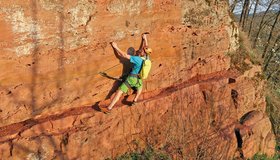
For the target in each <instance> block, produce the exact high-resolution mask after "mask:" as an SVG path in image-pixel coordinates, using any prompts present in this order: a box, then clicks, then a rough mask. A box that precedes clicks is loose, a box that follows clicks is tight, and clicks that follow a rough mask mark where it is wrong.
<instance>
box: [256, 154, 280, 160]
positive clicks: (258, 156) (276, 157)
mask: <svg viewBox="0 0 280 160" xmlns="http://www.w3.org/2000/svg"><path fill="white" fill-rule="evenodd" d="M279 159H280V155H279V154H275V155H274V156H273V157H271V158H269V157H267V155H266V154H259V153H258V154H255V155H254V157H253V158H252V160H279Z"/></svg>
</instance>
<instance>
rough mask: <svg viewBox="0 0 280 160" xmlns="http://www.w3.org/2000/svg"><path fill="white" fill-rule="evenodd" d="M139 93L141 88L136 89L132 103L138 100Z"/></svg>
mask: <svg viewBox="0 0 280 160" xmlns="http://www.w3.org/2000/svg"><path fill="white" fill-rule="evenodd" d="M141 92H142V87H141V88H138V89H137V93H136V96H135V98H134V100H133V101H134V102H137V100H138V98H139V96H140V94H141Z"/></svg>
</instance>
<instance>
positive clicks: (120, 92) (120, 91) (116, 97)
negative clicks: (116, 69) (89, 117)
mask: <svg viewBox="0 0 280 160" xmlns="http://www.w3.org/2000/svg"><path fill="white" fill-rule="evenodd" d="M122 94H123V91H122V90H118V91H117V93H116V95H115V97H114V98H113V100H112V102H111V104H110V105H109V106H108V109H109V110H111V109H112V108H113V107H114V105H115V104H116V103H117V102H118V100H119V99H120V97H121V96H122Z"/></svg>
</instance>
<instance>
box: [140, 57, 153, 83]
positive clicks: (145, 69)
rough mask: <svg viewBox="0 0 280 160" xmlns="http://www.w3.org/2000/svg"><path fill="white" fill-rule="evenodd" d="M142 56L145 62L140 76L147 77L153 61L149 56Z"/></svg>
mask: <svg viewBox="0 0 280 160" xmlns="http://www.w3.org/2000/svg"><path fill="white" fill-rule="evenodd" d="M141 58H142V59H143V64H142V68H141V71H140V74H139V76H140V78H141V79H147V77H148V75H149V72H150V70H151V68H152V61H151V60H150V58H149V57H148V56H147V57H141Z"/></svg>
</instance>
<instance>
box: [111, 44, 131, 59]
mask: <svg viewBox="0 0 280 160" xmlns="http://www.w3.org/2000/svg"><path fill="white" fill-rule="evenodd" d="M111 45H112V47H113V48H114V49H115V50H116V51H117V53H118V54H119V56H121V57H123V58H126V59H130V55H129V54H126V53H125V52H124V51H122V50H121V49H120V48H119V47H118V46H117V44H116V43H115V42H112V43H111Z"/></svg>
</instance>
